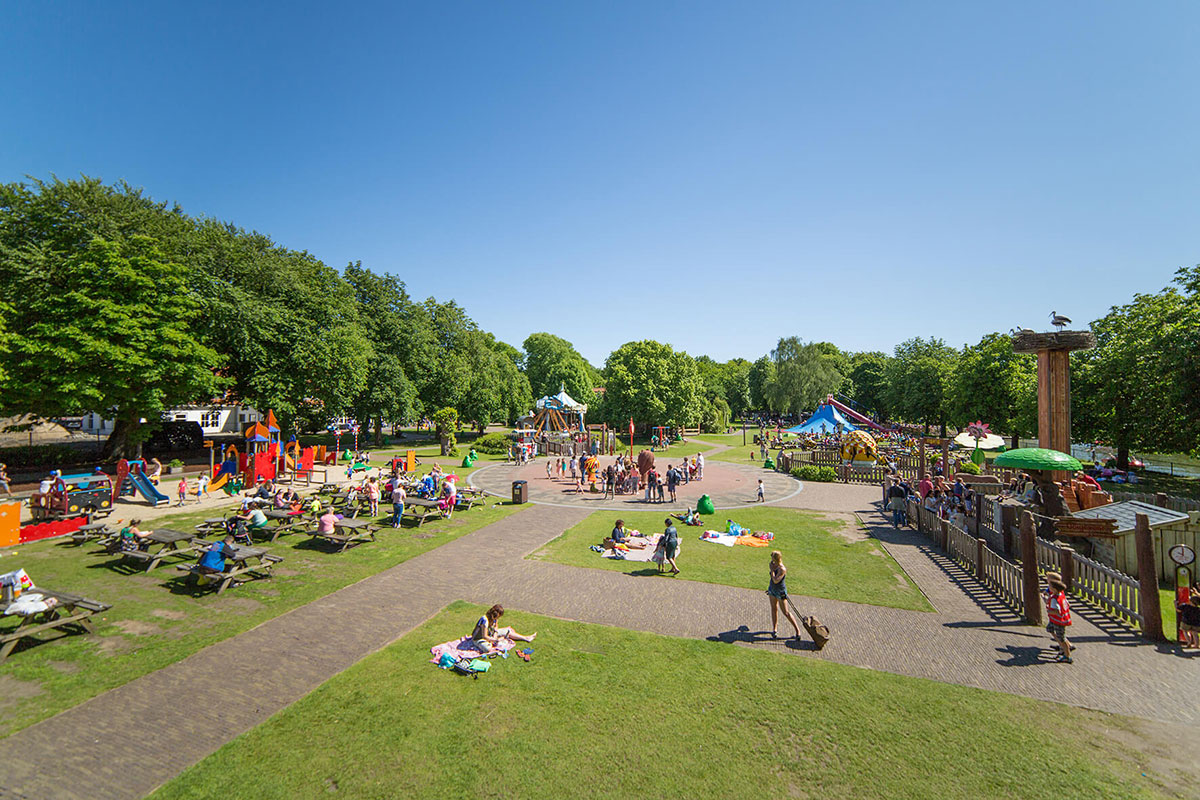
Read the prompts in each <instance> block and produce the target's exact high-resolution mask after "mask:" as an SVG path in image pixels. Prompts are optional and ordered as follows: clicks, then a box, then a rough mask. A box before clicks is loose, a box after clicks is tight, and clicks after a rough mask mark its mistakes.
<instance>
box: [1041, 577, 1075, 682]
mask: <svg viewBox="0 0 1200 800" xmlns="http://www.w3.org/2000/svg"><path fill="white" fill-rule="evenodd" d="M1047 583H1049V587H1050V588H1049V590H1048V591H1047V593H1046V615H1047V616H1048V617H1049V618H1050V623H1049V624H1048V625H1046V630H1047V631H1049V632H1050V635H1051V636H1052V637H1054V642H1055V644H1057V645H1058V649H1059V651H1060V652H1059V656H1058V660H1059V661H1061V662H1063V663H1064V664H1073V663H1075V662H1074V659H1072V658H1071V651H1072V650H1074V649H1075V647H1074V645H1072V644H1071V642H1070V641H1068V639H1067V628H1068V627H1070V625H1071V603H1070V602H1069V601H1068V600H1067V586H1066V584H1065V583H1063V582H1062V580H1061V579H1059V578H1050V579H1049V580H1048V581H1047Z"/></svg>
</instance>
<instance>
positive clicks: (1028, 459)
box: [994, 447, 1083, 472]
mask: <svg viewBox="0 0 1200 800" xmlns="http://www.w3.org/2000/svg"><path fill="white" fill-rule="evenodd" d="M994 463H995V465H996V466H997V467H1011V468H1012V469H1050V470H1061V471H1063V472H1075V471H1076V470H1080V469H1083V465H1082V464H1080V463H1079V459H1077V458H1075V457H1073V456H1069V455H1067V454H1066V453H1060V452H1059V451H1058V450H1047V449H1046V448H1044V447H1022V448H1020V449H1018V450H1009V451H1007V452H1004V453H1001V454H1000V455H998V456H996V460H995V462H994Z"/></svg>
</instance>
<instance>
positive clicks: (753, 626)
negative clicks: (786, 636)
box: [0, 487, 1200, 798]
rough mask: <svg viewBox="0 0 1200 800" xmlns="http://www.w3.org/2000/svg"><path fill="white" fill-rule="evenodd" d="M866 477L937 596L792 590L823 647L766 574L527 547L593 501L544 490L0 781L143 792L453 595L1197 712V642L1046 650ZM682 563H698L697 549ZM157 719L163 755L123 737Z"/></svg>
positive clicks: (875, 525)
mask: <svg viewBox="0 0 1200 800" xmlns="http://www.w3.org/2000/svg"><path fill="white" fill-rule="evenodd" d="M864 488H865V489H869V490H870V491H869V498H868V493H864V492H860V491H858V490H857V487H841V489H840V490H839V489H836V488H834V487H830V488H829V489H828V491H827V492H826V493H824V494H822V495H821V496H820V497H819V498H818V499H820V500H821V502H822V504H826V503H832V499H833V498H835V497H836V495H837V494H838V492H839V491H841V494H842V506H841V510H842V511H847V510H859V511H861V512H862V513H863V514H864V518H865V519H866V520H867V521H868V522H869V523H871V524H872V532H873V533H874V534H875V535H876V536H878V538H879V539H880V540H881V541H882V542H883V543H884V546H885V547H886V548H887V549H888V550H889V551H890V552H891V553H892V555H893V556H894V557H895V558H896V559H897V561H898V562H899V563H900V564H901V566H903V567H904V569H905V570H907V571H908V573H909V575H911V576H912V577H913V579H914V580H915V581H916V582H917V583H918V585H919V586H920V587H921V588H922V590H923V591H924V592H925V593H926V595H927V596H928V597H929V598H930V601H931V603H932V604H933V605H934V606H935V607H936V609H937V612H936V613H932V614H931V613H921V612H912V611H901V610H897V609H888V608H880V607H875V606H867V605H860V604H855V603H845V602H840V601H835V600H824V599H818V598H808V597H801V596H796V597H795V598H794V599H795V602H796V604H797V605H798V606H799V607H800V609H801V611H802V612H804V613H815V614H816V615H817V616H819V617H821V618H822V619H823V620H824V621H826V622H827V623H828V624H829V625H830V627H831V628H832V629H833V632H834V636H835V638H834V640H833V641H832V642H831V643H830V644H829V646H828V647H827V648H826V649H825V650H824V651H822V652H820V653H815V652H813V651H812V650H811V643H810V642H808V641H807V640H806V641H802V642H795V641H787V640H779V641H772V640H770V639H769V637H766V636H765V635H764V634H763V633H762V631H763V630H764V629H766V628H768V627H769V611H768V605H767V601H766V599H765V597H764V594H763V592H761V591H755V590H748V589H738V588H733V587H728V586H718V585H712V584H703V583H696V582H691V581H687V580H679V579H678V578H668V577H659V576H648V577H638V576H632V575H627V574H623V573H616V572H610V571H607V570H590V569H580V568H575V567H568V566H564V565H561V564H554V563H548V562H542V561H527V560H524V558H523V556H525V555H527V554H529V553H531V552H533V551H535V550H537V549H538V548H540V547H541V546H543V545H544V544H545V543H546V542H547V541H549V540H550V539H552V538H553V537H554V536H556V535H558V534H559V533H560V532H562V531H563V530H565V529H566V528H568V527H570V526H571V525H573V524H575V523H576V522H578V521H579V520H581V519H582V518H583V517H584V516H585V515H586V513H587V509H572V508H561V507H555V506H544V505H543V506H533V507H531V508H530V509H528V510H525V511H523V512H521V513H519V514H515V515H512V516H510V517H507V518H505V519H503V520H500V521H498V522H496V523H495V524H493V525H490V526H488V527H487V528H484V529H481V530H479V531H476V532H474V533H471V534H468V535H467V536H463V537H461V538H459V539H456V540H454V541H452V542H449V543H447V544H445V545H443V546H442V547H439V548H437V549H435V550H433V551H430V552H428V553H425V554H423V555H421V556H419V557H417V558H414V559H411V560H410V561H407V562H405V563H404V564H400V565H398V566H396V567H393V568H391V569H389V570H386V571H384V572H382V573H379V574H378V575H375V576H373V577H371V578H368V579H366V580H363V581H361V582H359V583H357V584H354V585H353V586H349V587H347V588H345V589H342V590H340V591H338V592H334V593H333V594H331V595H328V596H327V597H324V598H322V599H320V600H316V601H314V602H312V603H310V604H308V605H306V606H303V607H301V608H298V609H295V610H293V611H291V612H289V613H287V614H284V615H282V616H280V617H277V618H275V619H272V620H269V621H267V622H265V623H263V624H262V625H260V626H258V627H257V628H254V629H252V630H250V631H247V632H245V633H243V634H241V635H239V636H236V637H233V638H232V639H228V640H226V641H224V642H221V643H219V644H216V645H213V646H211V647H209V648H207V649H205V650H203V651H201V652H199V653H196V654H194V655H192V656H191V657H189V658H187V659H184V660H183V661H181V662H179V663H177V664H174V665H171V666H170V667H167V668H165V669H162V670H159V671H158V672H155V673H152V674H150V675H146V676H144V677H142V678H139V679H137V680H135V681H132V682H131V683H129V684H127V685H125V686H122V687H119V688H117V689H113V690H111V691H109V692H107V693H105V694H103V695H100V696H98V697H95V698H93V699H92V700H90V701H88V702H86V703H83V704H81V705H79V706H77V707H75V708H72V709H69V710H67V711H65V712H63V713H61V714H59V715H57V716H55V717H53V718H51V719H48V720H45V721H44V722H41V723H38V724H37V725H34V726H31V727H30V728H28V729H26V730H25V731H23V732H21V733H20V734H18V735H16V736H12V737H9V738H8V739H5V740H3V741H0V787H4V788H6V789H8V790H9V791H15V792H19V793H23V794H24V795H26V796H27V797H30V798H57V797H63V798H76V797H80V798H82V797H88V798H133V797H140V796H142V795H144V794H145V793H147V792H149V791H150V790H152V789H153V788H154V787H156V786H158V785H159V784H161V783H162V782H164V781H166V780H168V779H170V778H171V777H173V776H174V775H175V774H177V773H178V772H179V771H180V770H182V769H184V768H185V767H187V766H188V765H190V764H193V763H195V762H196V761H198V760H200V759H202V758H204V757H205V756H207V755H208V754H209V753H211V752H212V751H214V750H215V749H216V748H217V747H219V746H220V745H222V744H224V743H225V742H227V741H229V740H230V739H232V738H233V737H235V736H237V735H238V734H240V733H242V732H244V731H246V730H248V729H250V728H252V727H253V726H255V725H257V724H258V723H260V722H262V721H263V720H265V719H266V718H267V717H268V716H270V715H271V714H273V713H275V712H276V711H278V710H280V709H281V708H283V707H285V706H287V705H288V704H290V703H292V702H294V701H295V700H297V699H298V698H300V697H301V696H303V695H304V694H306V693H307V692H309V691H311V690H312V689H314V688H316V687H317V686H318V685H320V684H321V683H322V682H324V681H325V680H327V679H328V678H330V677H332V676H333V675H335V674H336V673H338V672H340V671H341V670H343V669H345V668H346V667H348V666H350V665H352V664H354V663H355V662H356V661H358V660H359V659H360V658H362V657H363V656H365V655H367V654H368V653H371V652H373V651H375V650H377V649H379V648H380V647H383V646H385V645H386V644H388V643H389V642H391V641H394V640H395V639H396V638H398V637H399V636H402V635H403V634H404V633H406V632H408V631H409V630H411V629H412V628H414V627H415V626H416V625H418V624H420V623H421V622H423V621H424V620H425V619H428V618H429V617H430V616H432V615H433V614H435V613H436V612H437V611H438V610H439V609H441V608H442V607H444V606H445V605H446V604H447V603H448V602H450V601H451V600H454V599H457V598H464V599H467V600H470V601H474V602H479V603H493V602H501V603H503V604H504V605H506V606H510V607H512V608H519V609H522V610H525V611H531V612H537V613H543V614H549V615H553V616H557V617H563V618H569V619H577V620H582V621H586V622H594V623H601V624H608V625H616V626H621V627H626V628H632V629H638V630H645V631H651V632H656V633H662V634H670V635H676V636H687V637H704V638H709V639H714V640H720V641H727V642H732V643H737V644H739V645H742V646H755V647H770V648H773V649H777V650H779V651H781V652H787V653H798V654H805V655H809V656H811V657H817V658H823V659H827V660H830V661H837V662H841V663H846V664H853V665H857V666H862V667H868V668H872V669H879V670H885V671H889V672H895V673H899V674H905V675H913V676H918V677H925V678H931V679H934V680H940V681H946V682H952V683H959V684H964V685H968V686H977V687H981V688H985V689H994V690H999V691H1004V692H1010V693H1016V694H1024V695H1028V696H1031V697H1036V698H1041V699H1045V700H1055V701H1059V702H1064V703H1070V704H1073V705H1080V706H1086V707H1090V708H1097V709H1102V710H1107V711H1111V712H1118V713H1122V714H1129V715H1133V716H1138V717H1143V718H1145V719H1150V720H1161V721H1164V722H1173V723H1182V724H1185V725H1191V726H1196V725H1200V708H1198V707H1197V705H1196V703H1195V701H1194V699H1192V698H1194V687H1195V685H1196V680H1197V678H1198V677H1200V658H1181V657H1178V656H1176V655H1173V654H1169V653H1160V652H1157V650H1158V648H1156V647H1154V646H1151V645H1146V644H1142V643H1140V642H1139V640H1137V639H1136V638H1135V637H1133V636H1132V635H1131V634H1129V633H1127V632H1122V631H1120V630H1119V629H1117V630H1115V631H1113V630H1106V629H1103V628H1102V627H1097V626H1096V625H1095V624H1093V622H1092V620H1093V619H1098V617H1095V616H1094V615H1092V614H1091V613H1090V612H1087V611H1085V612H1083V613H1082V614H1080V615H1078V616H1077V617H1076V619H1077V622H1076V626H1075V628H1074V629H1073V632H1072V633H1073V636H1072V638H1073V639H1074V640H1075V641H1076V642H1077V643H1078V644H1079V648H1080V649H1079V652H1078V654H1077V655H1078V658H1077V659H1076V663H1075V664H1074V665H1064V664H1056V663H1052V662H1050V661H1049V660H1048V653H1049V650H1048V648H1047V645H1048V643H1049V639H1048V637H1047V635H1046V634H1045V633H1044V632H1043V631H1042V630H1041V629H1038V628H1033V627H1030V626H1026V625H1022V624H1020V623H1019V621H1018V620H1017V619H1016V618H1015V617H1014V616H1013V615H1012V614H1011V613H1010V612H1008V611H1007V610H1006V609H1004V608H1003V607H1002V606H1000V605H999V604H998V603H996V602H995V601H994V600H993V599H992V598H991V596H990V594H989V593H988V592H987V591H986V590H984V589H983V588H982V587H981V586H979V585H978V584H977V583H976V582H975V581H974V580H973V579H972V578H971V577H970V576H969V575H966V574H964V573H963V572H962V570H961V569H959V568H958V567H957V566H956V565H954V564H953V563H951V562H950V561H949V560H948V559H946V558H945V557H943V556H941V555H940V554H938V553H936V552H934V551H932V550H931V549H930V548H929V546H928V544H927V542H926V540H925V539H924V538H923V537H920V536H919V535H917V534H914V533H911V532H906V531H893V530H892V529H891V527H890V526H886V525H883V524H882V523H883V518H882V517H881V516H879V515H878V513H877V512H876V511H875V510H874V508H873V507H871V506H868V505H867V504H868V503H870V502H872V501H874V500H876V499H877V495H878V490H876V489H875V488H874V487H864ZM814 496H816V495H814ZM864 501H865V502H864ZM694 546H697V547H701V546H704V545H702V544H699V543H697V544H695V545H694ZM680 567H681V568H682V569H683V570H684V576H686V574H687V556H686V552H685V553H684V555H683V560H682V562H681V563H680ZM765 572H766V567H765V559H764V575H765ZM764 580H765V579H764ZM793 588H794V589H796V590H800V591H802V590H803V587H802V586H799V587H793ZM701 610H702V611H701ZM781 623H783V624H786V622H784V621H783V620H781ZM781 630H783V628H782V627H781ZM226 674H229V675H236V676H239V677H238V679H237V680H233V681H222V682H221V684H222V687H223V689H224V688H226V687H227V689H228V691H229V692H230V693H231V696H230V697H228V698H226V699H223V700H222V701H221V702H219V703H216V704H214V706H215V707H212V708H205V707H203V706H200V705H197V704H194V703H192V702H190V699H191V698H194V697H197V696H198V695H199V694H200V693H201V690H200V688H199V687H203V686H205V685H208V684H210V683H211V682H212V681H213V679H214V676H219V675H226ZM147 737H149V738H150V739H151V740H152V741H153V742H154V747H153V752H154V754H155V758H154V760H150V759H147V758H146V757H145V751H143V750H141V749H140V748H131V747H130V746H129V745H128V744H127V741H128V740H129V739H130V738H134V739H146V738H147Z"/></svg>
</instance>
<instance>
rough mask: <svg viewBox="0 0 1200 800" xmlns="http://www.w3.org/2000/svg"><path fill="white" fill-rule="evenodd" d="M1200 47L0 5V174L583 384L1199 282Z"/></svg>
mask: <svg viewBox="0 0 1200 800" xmlns="http://www.w3.org/2000/svg"><path fill="white" fill-rule="evenodd" d="M167 6H170V7H167ZM1198 31H1200V4H1196V3H1194V2H1158V3H1128V2H1078V3H1070V2H1056V3H1025V4H1020V3H1015V4H1010V3H1004V4H987V3H963V2H946V3H939V4H931V3H914V2H906V3H887V4H884V3H878V4H854V3H824V2H822V3H817V2H800V1H799V0H795V1H794V2H786V3H766V2H760V3H717V2H689V3H655V2H650V3H644V2H637V3H615V2H603V3H588V4H585V3H574V2H567V3H562V2H548V3H533V2H508V3H505V2H480V3H456V4H444V3H421V4H404V3H393V2H388V3H328V2H321V3H309V4H300V3H288V4H283V3H279V4H273V5H271V4H261V3H241V2H239V3H211V2H210V3H189V4H180V3H176V4H162V3H149V2H147V3H143V4H130V3H121V2H103V3H94V2H87V3H85V2H63V3H5V4H3V5H2V6H0V74H2V75H3V76H4V77H3V80H2V81H0V180H4V181H12V180H19V179H22V178H23V176H25V175H33V176H37V177H48V176H49V175H50V174H52V173H53V174H57V175H59V176H60V177H64V178H67V177H73V176H76V175H79V174H80V173H85V174H88V175H92V176H97V177H101V178H103V179H104V180H106V181H110V182H111V181H116V180H118V179H124V180H127V181H129V182H131V183H133V184H135V185H139V186H143V187H144V188H145V189H146V190H147V191H148V192H149V193H150V194H151V195H152V196H154V197H155V198H157V199H161V200H170V201H175V202H178V203H180V204H181V205H182V206H183V208H184V209H185V210H186V211H188V212H190V213H193V214H206V215H210V216H215V217H218V218H222V219H227V220H231V221H233V222H235V223H237V224H239V225H241V226H243V227H246V228H251V229H257V230H260V231H263V232H265V233H268V234H270V235H271V236H272V237H273V238H274V239H275V240H276V241H278V242H280V243H281V244H283V245H286V246H288V247H292V248H296V249H304V250H308V251H310V252H312V253H314V254H315V255H317V256H318V257H320V258H321V259H323V260H324V261H326V262H327V263H329V264H331V265H333V266H336V267H339V268H340V267H342V266H344V265H345V264H346V263H347V262H348V261H351V260H359V259H361V260H362V262H363V264H364V265H365V266H368V267H370V268H372V269H375V270H377V271H386V272H391V273H393V274H396V275H398V276H399V277H401V278H402V279H403V280H404V281H405V282H406V283H407V284H408V287H409V290H410V292H411V293H412V294H413V295H414V296H416V297H418V298H423V297H426V296H428V295H435V296H437V297H438V298H440V299H449V298H453V299H455V300H457V301H458V302H459V303H461V304H462V305H463V306H465V308H466V309H467V311H468V313H469V314H471V316H472V317H474V318H475V319H476V320H477V321H478V322H479V324H480V325H481V326H482V327H484V328H485V329H487V330H491V331H493V332H494V333H496V334H497V336H498V337H499V338H501V339H503V340H505V341H508V342H510V343H512V344H515V345H517V346H520V343H521V342H522V341H523V340H524V338H525V336H526V335H527V334H529V333H531V332H533V331H539V330H547V331H550V332H552V333H556V334H558V335H561V336H563V337H565V338H567V339H569V340H571V341H572V342H574V343H575V345H576V347H577V348H578V349H579V350H580V351H581V352H582V353H583V354H584V355H585V356H587V357H588V358H589V359H590V360H592V361H593V362H595V363H597V364H598V365H599V364H602V363H603V360H604V358H605V356H606V355H607V354H608V353H609V352H610V351H611V350H612V349H613V348H615V347H616V346H618V345H620V344H621V343H623V342H626V341H629V340H632V339H637V338H647V337H649V338H655V339H659V340H661V341H667V342H670V343H671V344H673V345H675V346H676V347H678V348H681V349H685V350H687V351H688V352H690V353H692V354H694V355H699V354H703V353H707V354H709V355H711V356H713V357H715V358H718V359H721V360H724V359H727V358H730V357H733V356H744V357H746V358H750V359H753V358H755V357H757V356H759V355H762V354H764V353H766V352H767V351H768V350H770V348H771V347H772V346H773V344H774V342H775V341H776V340H777V339H778V338H779V337H780V336H785V335H797V336H800V337H801V338H803V339H827V340H830V341H833V342H834V343H836V344H838V345H839V346H841V347H843V348H846V349H851V350H868V349H881V350H890V349H891V348H892V346H894V345H895V344H896V343H897V342H899V341H901V340H903V339H906V338H909V337H911V336H916V335H922V336H927V335H934V336H940V337H942V338H944V339H945V340H947V341H948V342H949V343H951V344H954V345H961V344H963V343H964V342H975V341H977V340H978V339H979V337H980V336H981V335H982V334H984V333H987V332H989V331H993V330H1003V331H1007V330H1008V329H1009V328H1011V327H1012V326H1014V325H1018V324H1019V325H1025V326H1028V327H1035V328H1039V329H1041V328H1044V327H1045V326H1046V325H1047V324H1048V320H1047V315H1048V314H1049V312H1050V311H1051V310H1056V311H1059V312H1060V313H1065V314H1067V315H1069V316H1071V317H1073V318H1074V319H1075V320H1076V321H1077V322H1084V323H1086V322H1087V321H1088V320H1090V319H1093V318H1095V317H1097V316H1100V315H1102V314H1103V313H1104V312H1105V311H1106V309H1107V308H1108V307H1109V306H1111V305H1113V304H1119V303H1124V302H1127V301H1128V300H1129V299H1130V298H1131V297H1132V295H1133V294H1134V293H1135V292H1152V291H1157V290H1158V289H1160V288H1162V287H1163V286H1164V285H1166V284H1167V283H1168V282H1169V280H1170V278H1171V276H1172V274H1173V272H1174V270H1175V268H1176V267H1179V266H1183V265H1190V264H1194V263H1196V262H1198V261H1200V214H1198V213H1197V212H1198V210H1200V169H1198V163H1197V162H1198V159H1200V138H1198V137H1200V102H1197V101H1198V100H1200V97H1198V94H1200V89H1198V87H1200V81H1198V80H1197V76H1200V47H1197V41H1198V40H1197V32H1198ZM581 301H586V306H584V305H581ZM651 301H653V306H652V305H651ZM651 307H653V309H654V310H655V313H650V309H651Z"/></svg>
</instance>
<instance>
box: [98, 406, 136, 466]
mask: <svg viewBox="0 0 1200 800" xmlns="http://www.w3.org/2000/svg"><path fill="white" fill-rule="evenodd" d="M140 419H141V417H140V416H134V417H129V418H121V417H118V418H117V420H116V421H115V422H114V424H113V431H112V433H110V434H109V435H108V440H107V441H105V442H104V447H103V448H101V450H100V460H101V461H102V462H105V463H107V462H109V461H118V460H120V459H122V458H128V459H130V460H136V459H139V458H141V457H142V442H141V439H140V438H138V439H137V441H134V439H135V438H136V437H135V436H134V434H136V433H137V432H138V428H140V427H141V422H139V420H140Z"/></svg>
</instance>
